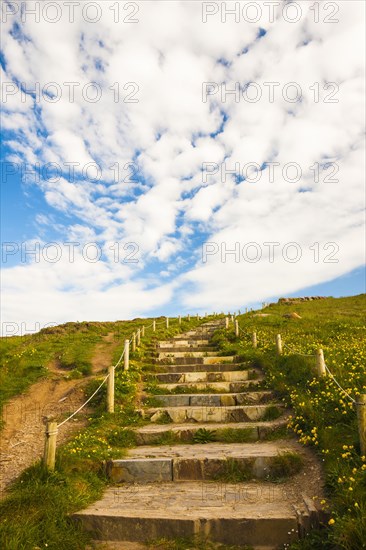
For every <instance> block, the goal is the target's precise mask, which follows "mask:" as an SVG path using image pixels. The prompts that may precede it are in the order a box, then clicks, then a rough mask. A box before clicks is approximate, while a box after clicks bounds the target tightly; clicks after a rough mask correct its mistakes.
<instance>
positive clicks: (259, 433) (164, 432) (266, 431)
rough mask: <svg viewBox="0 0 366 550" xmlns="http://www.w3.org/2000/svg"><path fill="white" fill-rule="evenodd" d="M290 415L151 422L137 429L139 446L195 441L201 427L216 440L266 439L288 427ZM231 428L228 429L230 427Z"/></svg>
mask: <svg viewBox="0 0 366 550" xmlns="http://www.w3.org/2000/svg"><path fill="white" fill-rule="evenodd" d="M287 421H288V417H287V416H285V415H283V416H281V417H280V418H278V419H276V420H272V421H268V422H264V421H259V422H237V423H236V424H230V425H229V426H228V425H227V424H223V423H221V424H220V423H217V424H208V423H200V424H198V423H192V424H190V423H184V424H148V425H146V426H143V427H141V428H137V429H136V430H135V435H136V443H137V445H160V444H161V442H162V441H165V442H166V441H174V443H181V442H187V443H193V442H195V440H196V436H197V432H198V430H201V431H200V432H199V433H202V429H204V430H209V431H210V432H211V433H212V435H213V437H214V440H215V441H226V442H230V441H231V440H234V441H238V440H240V441H258V440H265V439H266V438H267V437H269V436H271V434H274V433H276V432H278V431H279V430H281V431H282V430H283V429H284V428H285V427H286V424H287ZM228 428H229V430H228Z"/></svg>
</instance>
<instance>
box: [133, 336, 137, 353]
mask: <svg viewBox="0 0 366 550" xmlns="http://www.w3.org/2000/svg"><path fill="white" fill-rule="evenodd" d="M132 351H133V352H134V351H136V334H135V333H133V334H132Z"/></svg>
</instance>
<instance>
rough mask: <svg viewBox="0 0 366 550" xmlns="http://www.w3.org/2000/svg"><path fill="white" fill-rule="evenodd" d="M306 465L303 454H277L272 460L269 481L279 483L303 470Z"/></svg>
mask: <svg viewBox="0 0 366 550" xmlns="http://www.w3.org/2000/svg"><path fill="white" fill-rule="evenodd" d="M303 466H304V460H303V458H302V456H300V455H299V454H297V453H292V452H286V453H281V454H279V455H278V456H275V457H273V458H272V459H271V461H270V467H269V474H268V476H267V479H268V481H275V482H277V483H279V482H282V481H285V480H286V479H288V478H289V477H293V476H294V475H296V474H298V473H299V472H301V470H302V469H303Z"/></svg>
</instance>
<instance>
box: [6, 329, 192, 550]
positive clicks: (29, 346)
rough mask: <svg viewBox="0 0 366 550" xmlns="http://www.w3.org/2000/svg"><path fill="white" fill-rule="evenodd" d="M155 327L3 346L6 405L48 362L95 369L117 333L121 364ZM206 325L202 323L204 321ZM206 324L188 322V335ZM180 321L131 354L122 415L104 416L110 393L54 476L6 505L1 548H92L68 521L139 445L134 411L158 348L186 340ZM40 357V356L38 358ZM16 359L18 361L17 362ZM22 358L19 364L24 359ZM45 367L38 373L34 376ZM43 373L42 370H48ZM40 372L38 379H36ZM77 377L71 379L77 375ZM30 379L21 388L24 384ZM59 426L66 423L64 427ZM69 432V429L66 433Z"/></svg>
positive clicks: (30, 474) (26, 484) (119, 377)
mask: <svg viewBox="0 0 366 550" xmlns="http://www.w3.org/2000/svg"><path fill="white" fill-rule="evenodd" d="M150 322H151V320H146V319H144V320H135V321H128V322H118V323H89V324H84V323H80V324H77V325H76V324H71V327H70V325H69V324H68V325H63V326H61V327H55V328H52V329H48V330H47V331H45V332H44V333H43V334H41V335H35V336H29V337H23V338H22V339H8V340H7V341H5V342H3V345H4V349H3V356H4V359H5V361H6V363H5V368H4V367H3V369H4V370H3V371H2V377H3V378H2V380H3V381H4V382H5V390H6V392H5V393H4V399H6V398H8V397H10V396H11V395H14V394H16V393H18V392H19V391H20V390H22V389H24V388H25V387H27V386H28V385H29V384H30V383H31V382H32V381H33V380H35V379H36V378H37V376H39V375H47V370H46V369H45V368H44V367H45V365H46V364H47V362H48V361H50V360H51V359H53V358H55V353H56V356H57V357H58V358H59V360H60V362H61V363H62V364H64V365H65V364H66V365H67V366H68V367H69V368H72V369H75V368H80V366H81V365H85V364H88V365H90V359H91V356H92V352H93V349H94V347H95V345H96V343H98V342H100V341H101V339H102V337H103V336H104V335H106V334H109V333H110V332H116V334H117V335H118V339H119V340H120V345H119V346H118V347H117V348H116V350H115V357H114V359H115V362H116V361H117V359H118V357H119V356H120V354H121V351H122V349H123V342H124V339H125V338H127V337H129V336H130V335H131V333H132V332H133V331H134V330H137V328H139V327H141V325H142V324H144V325H149V324H150ZM201 322H202V321H201ZM201 322H199V321H197V320H196V319H192V320H191V321H190V323H188V322H187V321H185V320H183V322H182V326H181V330H182V331H184V330H187V329H188V328H191V327H195V326H197V325H198V324H201ZM179 331H180V330H179V327H178V322H177V320H175V321H173V320H171V326H170V329H169V330H166V328H165V325H164V324H160V325H159V326H158V327H157V331H156V333H154V334H153V333H152V330H151V328H150V330H147V331H146V337H145V338H144V339H143V341H142V345H141V347H140V348H139V350H138V351H137V352H135V353H133V354H131V364H130V369H129V371H127V372H124V371H123V370H122V369H118V370H116V383H115V390H116V392H115V394H116V412H115V414H113V415H112V414H107V413H105V412H104V411H105V392H106V389H105V386H103V387H102V389H101V391H100V393H98V394H97V395H96V396H95V398H94V399H93V401H92V402H91V405H92V408H93V412H92V414H90V415H89V418H88V424H87V426H86V428H84V429H83V430H82V432H80V433H79V434H77V435H75V437H73V438H72V439H71V440H70V441H69V442H68V443H67V444H65V445H63V446H59V448H58V451H57V467H56V471H55V472H54V473H47V472H45V471H44V469H43V468H42V466H41V464H40V463H38V464H35V465H34V466H32V467H31V468H29V469H27V470H26V471H25V472H23V474H22V475H21V476H20V478H19V479H18V480H17V481H16V483H15V484H14V486H13V487H12V489H11V491H10V494H9V496H8V497H7V498H6V499H4V500H3V501H1V502H0V517H1V518H2V519H1V522H0V547H1V548H4V549H5V550H29V549H30V548H36V547H37V548H42V549H43V548H48V549H49V550H71V549H72V550H74V549H75V550H76V549H82V548H85V547H86V545H87V542H88V536H87V535H86V534H85V533H83V532H80V531H79V529H78V527H77V526H76V525H74V524H73V523H71V522H70V521H69V519H68V516H69V514H70V513H72V512H74V511H76V510H79V509H81V508H83V507H85V506H86V505H87V504H89V503H91V502H93V501H95V500H96V499H97V498H98V497H99V496H100V495H101V492H102V491H103V489H104V488H105V487H106V485H107V483H108V482H107V480H106V479H105V477H104V474H103V472H102V469H101V462H102V460H104V459H107V458H111V457H116V458H117V457H122V456H123V454H124V452H125V449H126V448H127V447H129V446H133V445H134V434H133V432H132V430H130V429H129V427H133V426H136V425H139V424H141V423H143V420H142V418H141V417H140V415H139V414H138V413H137V412H136V411H135V405H136V399H137V397H138V393H139V388H140V386H139V382H140V380H141V376H142V374H143V372H144V370H146V369H147V368H148V363H149V361H148V360H147V358H148V356H149V353H150V350H151V345H152V344H153V342H154V340H156V339H163V338H166V337H167V336H172V335H174V334H176V333H177V332H179ZM33 350H34V351H33ZM13 354H16V355H17V356H18V357H15V358H14V357H13ZM19 355H20V357H19ZM35 367H39V372H38V371H37V370H36V369H35ZM41 367H42V368H41ZM34 372H35V375H33V374H34ZM71 372H72V371H71ZM18 376H22V377H24V378H25V381H24V383H19V381H17V377H18ZM103 377H104V373H101V374H100V375H98V377H97V378H96V379H94V380H92V381H91V382H90V383H89V386H88V389H87V395H91V393H92V392H93V391H94V389H95V388H96V386H97V385H99V383H100V381H101V379H102V378H103ZM59 420H60V419H59ZM60 429H61V430H62V428H60Z"/></svg>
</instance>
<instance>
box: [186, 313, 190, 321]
mask: <svg viewBox="0 0 366 550" xmlns="http://www.w3.org/2000/svg"><path fill="white" fill-rule="evenodd" d="M190 320H191V316H190V315H189V313H188V316H187V321H190Z"/></svg>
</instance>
